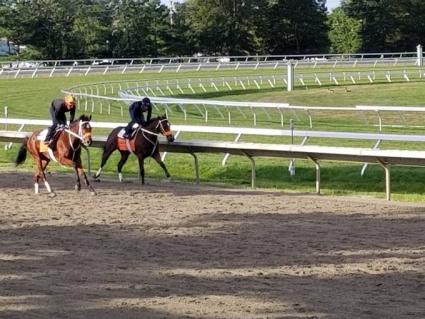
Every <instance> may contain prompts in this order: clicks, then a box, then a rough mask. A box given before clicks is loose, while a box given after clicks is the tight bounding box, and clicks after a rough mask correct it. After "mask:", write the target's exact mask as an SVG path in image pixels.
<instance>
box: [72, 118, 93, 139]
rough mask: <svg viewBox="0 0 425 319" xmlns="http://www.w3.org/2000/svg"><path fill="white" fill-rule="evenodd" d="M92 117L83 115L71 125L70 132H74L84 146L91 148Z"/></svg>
mask: <svg viewBox="0 0 425 319" xmlns="http://www.w3.org/2000/svg"><path fill="white" fill-rule="evenodd" d="M90 120H91V115H90V116H86V115H84V114H83V115H81V116H80V117H79V118H78V120H76V121H74V122H72V123H71V124H70V127H69V128H70V130H71V131H73V132H74V133H75V134H77V135H78V137H79V138H80V139H81V142H82V143H83V145H84V146H90V145H91V143H92V135H91V131H92V129H91V125H90Z"/></svg>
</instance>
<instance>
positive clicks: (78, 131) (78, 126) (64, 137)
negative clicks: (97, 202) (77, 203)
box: [15, 115, 96, 196]
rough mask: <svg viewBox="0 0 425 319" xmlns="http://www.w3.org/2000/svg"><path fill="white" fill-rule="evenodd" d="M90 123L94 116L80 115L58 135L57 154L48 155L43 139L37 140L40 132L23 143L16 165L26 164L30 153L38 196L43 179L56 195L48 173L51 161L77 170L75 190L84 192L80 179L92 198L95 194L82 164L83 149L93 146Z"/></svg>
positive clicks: (53, 194)
mask: <svg viewBox="0 0 425 319" xmlns="http://www.w3.org/2000/svg"><path fill="white" fill-rule="evenodd" d="M90 120H91V116H90V117H88V116H85V115H81V116H80V118H79V119H78V120H76V121H73V122H72V123H70V125H69V128H65V129H64V130H62V131H61V132H59V133H58V134H59V135H58V137H57V139H56V141H57V142H56V147H55V150H54V151H50V152H49V151H48V150H47V147H45V145H44V142H43V141H42V140H40V138H37V136H38V135H39V133H40V132H41V130H38V131H35V132H33V133H32V135H31V136H30V137H29V138H27V139H25V140H24V142H23V143H22V145H21V148H20V149H19V152H18V155H17V157H16V159H15V164H16V165H19V164H22V163H23V162H24V161H25V159H26V157H27V151H28V152H29V153H30V154H31V156H32V158H33V159H34V161H35V163H36V166H37V167H36V172H35V174H34V190H35V193H36V194H38V193H39V189H38V188H39V185H38V183H39V181H40V180H42V181H44V185H45V186H46V189H47V191H48V192H49V193H50V195H51V196H55V193H54V192H53V191H52V188H51V187H50V184H49V182H48V181H47V179H46V174H45V170H46V167H47V165H48V164H49V162H50V161H51V160H55V161H57V162H58V163H59V164H61V165H64V166H71V167H73V168H74V169H75V173H76V175H77V183H76V184H75V189H76V190H78V191H79V190H80V189H81V183H80V176H81V177H82V178H84V181H85V183H86V185H87V187H88V189H89V190H90V193H91V194H93V195H95V194H96V192H95V191H94V189H93V187H92V186H91V185H90V183H89V181H88V179H87V176H86V173H85V172H84V169H83V166H82V164H81V146H89V145H90V144H91V143H92V128H91V126H90ZM43 146H44V149H43Z"/></svg>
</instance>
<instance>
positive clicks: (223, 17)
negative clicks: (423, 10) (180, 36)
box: [187, 0, 265, 55]
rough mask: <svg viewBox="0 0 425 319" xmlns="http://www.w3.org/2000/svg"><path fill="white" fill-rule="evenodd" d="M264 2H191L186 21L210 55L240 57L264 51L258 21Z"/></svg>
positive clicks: (205, 0) (238, 0)
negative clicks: (257, 26)
mask: <svg viewBox="0 0 425 319" xmlns="http://www.w3.org/2000/svg"><path fill="white" fill-rule="evenodd" d="M264 3H265V1H263V0H257V1H254V0H188V1H187V20H188V22H189V25H190V28H191V29H192V30H193V32H194V34H195V35H196V37H197V39H198V50H199V51H200V52H203V53H207V54H220V55H221V54H225V55H239V54H248V53H253V52H257V51H259V50H260V49H261V47H260V46H259V43H260V41H259V38H258V35H257V34H256V21H257V18H258V17H259V16H261V15H262V14H263V13H262V12H261V11H260V8H261V6H262V5H264Z"/></svg>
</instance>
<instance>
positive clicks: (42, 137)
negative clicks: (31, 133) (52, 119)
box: [37, 128, 47, 151]
mask: <svg viewBox="0 0 425 319" xmlns="http://www.w3.org/2000/svg"><path fill="white" fill-rule="evenodd" d="M46 135H47V128H45V129H44V130H42V131H41V132H40V133H38V135H37V141H44V140H45V139H46ZM46 151H47V150H46Z"/></svg>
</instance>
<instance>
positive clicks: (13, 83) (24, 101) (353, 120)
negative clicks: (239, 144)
mask: <svg viewBox="0 0 425 319" xmlns="http://www.w3.org/2000/svg"><path fill="white" fill-rule="evenodd" d="M279 72H282V70H280V71H279V70H277V71H276V70H273V71H271V70H269V71H268V72H266V71H264V70H263V71H261V74H272V73H273V74H280V73H279ZM253 74H254V72H253V71H252V70H250V71H248V70H245V71H240V72H234V71H226V72H215V71H210V72H187V73H179V74H177V73H174V72H169V73H161V74H158V73H154V72H152V73H145V74H129V75H118V74H115V75H108V76H104V75H90V76H87V77H84V76H71V77H69V78H65V77H55V78H36V79H29V78H28V79H27V78H23V79H9V80H7V79H0V107H2V106H8V109H9V114H10V115H9V116H10V117H16V118H21V117H24V118H43V119H46V118H48V106H49V103H50V101H51V100H52V99H53V98H55V97H57V96H61V95H62V94H61V92H60V91H61V89H63V88H66V87H70V86H73V85H77V84H80V83H93V82H100V81H112V80H124V79H125V80H129V79H159V78H163V79H166V78H168V79H172V78H176V77H192V78H195V77H218V76H231V75H233V76H241V75H253ZM186 96H188V95H186ZM191 96H193V95H191ZM194 96H196V97H202V98H204V97H206V98H214V99H224V100H240V101H244V100H245V101H270V102H284V103H290V104H292V105H310V106H341V107H343V106H354V105H356V104H373V105H400V106H403V105H419V106H421V105H423V101H425V82H422V81H416V82H399V83H385V84H362V85H343V86H338V87H335V86H333V87H332V88H331V89H330V87H329V86H324V87H319V86H308V88H305V87H300V86H297V87H296V90H295V91H293V92H286V91H285V90H284V89H283V88H274V89H272V88H270V89H266V90H261V91H259V90H256V89H251V90H249V91H243V90H235V91H227V92H224V91H223V92H209V93H206V94H196V95H194ZM83 110H84V105H80V106H79V112H80V113H81V112H82V111H83ZM104 110H105V109H104ZM173 110H174V112H173V113H172V114H170V118H171V122H172V123H173V124H197V125H201V124H205V121H204V119H203V118H202V117H201V116H200V115H199V114H197V113H196V112H195V111H193V112H191V113H190V114H189V118H188V120H187V121H185V120H184V119H183V115H182V113H181V112H179V111H178V110H177V108H175V109H173ZM90 111H91V108H90V107H88V109H87V112H90ZM127 116H128V115H127V110H126V106H125V105H124V116H123V117H121V114H120V112H119V105H115V106H114V107H113V110H112V113H111V115H108V114H107V113H106V112H103V114H99V108H98V106H96V108H95V112H94V113H93V118H94V120H96V121H99V120H103V121H106V120H107V121H120V122H126V121H127ZM383 116H384V123H391V124H394V123H395V124H403V123H409V124H414V125H419V126H420V125H423V124H424V123H425V119H424V118H423V115H422V114H419V113H416V114H413V115H406V116H404V117H403V118H401V117H400V116H399V114H383ZM290 119H293V120H294V123H295V128H296V129H305V128H308V119H307V117H306V115H305V114H301V113H300V114H293V113H290V112H288V113H285V114H284V127H285V128H288V125H289V120H290ZM257 120H258V123H257V126H258V127H272V128H280V127H281V123H280V118H278V117H277V116H275V115H274V114H272V119H271V120H270V119H268V118H267V116H265V114H259V116H258V119H257ZM376 124H377V117H376V114H369V115H367V118H365V117H364V116H361V115H359V114H357V115H355V116H349V117H347V116H346V114H345V113H343V112H332V113H330V112H328V113H323V114H322V113H320V114H319V113H318V114H313V129H320V130H336V131H377V127H376ZM208 125H220V126H228V125H229V124H228V119H227V118H226V117H225V118H220V116H218V115H217V114H215V115H214V114H211V118H210V120H209V122H208ZM230 125H231V126H244V127H252V125H253V122H252V118H251V117H250V116H247V117H246V118H244V117H243V116H241V115H240V114H239V115H238V114H236V113H232V123H231V124H230ZM9 129H12V128H10V127H9ZM15 129H16V128H15ZM29 129H30V128H27V129H26V130H29ZM384 130H385V131H386V132H394V131H395V132H399V133H414V134H423V130H424V129H423V128H416V129H414V128H409V129H400V128H384ZM105 134H107V130H99V131H96V132H95V135H105ZM181 138H185V139H193V138H207V136H203V135H201V134H191V133H184V135H182V137H181ZM208 138H210V139H216V140H217V139H225V140H233V139H234V136H231V135H226V136H221V135H216V136H209V137H208ZM242 141H249V142H266V143H290V142H291V141H290V139H288V138H272V137H252V136H245V137H243V138H242ZM299 142H300V139H296V140H295V141H294V143H299ZM308 143H309V144H322V145H332V146H355V147H372V146H373V141H366V142H364V141H350V140H337V139H333V140H321V139H311V140H310V141H309V142H308ZM423 146H424V145H422V144H421V143H399V142H384V143H383V144H382V147H383V148H394V149H418V150H422V149H423ZM17 148H18V145H14V146H13V147H12V149H11V150H9V151H0V165H1V167H2V168H3V169H14V168H13V165H12V161H13V159H14V157H15V156H16V153H17ZM223 156H224V155H211V154H199V159H200V174H201V182H203V183H206V182H208V183H220V184H223V183H225V184H227V185H235V186H242V187H250V184H251V180H250V176H251V175H250V174H251V163H250V161H249V160H248V159H246V158H244V157H239V156H231V157H230V159H229V161H228V163H227V165H226V166H222V165H221V161H222V159H223ZM118 157H119V154H118V153H117V154H114V155H113V156H112V157H111V159H110V160H109V162H108V164H107V166H106V174H107V175H115V170H116V164H117V162H118ZM91 158H92V160H91V166H92V169H93V170H94V169H97V167H98V165H99V162H100V150H97V149H92V150H91ZM165 162H166V165H167V166H168V168H169V170H170V173H171V174H172V176H173V178H174V179H175V180H180V181H185V182H194V180H195V173H194V164H193V159H192V157H191V156H190V155H186V154H168V155H167V158H166V161H165ZM296 163H297V164H296V165H297V171H296V175H295V176H290V175H289V173H288V160H286V159H267V158H258V159H256V166H257V170H256V173H257V180H256V184H257V187H261V188H273V189H279V190H284V191H296V192H314V191H315V168H314V166H313V164H312V163H311V162H309V161H301V160H297V161H296ZM31 166H32V163H31V160H30V159H28V160H27V162H26V164H25V165H24V166H23V168H24V169H26V170H30V169H31ZM361 166H362V165H361V164H353V163H350V164H346V163H341V162H323V163H322V164H321V167H322V168H321V179H322V185H321V187H322V190H321V191H322V194H325V195H347V194H357V195H359V194H362V195H363V194H366V195H370V196H373V197H380V198H383V197H384V195H385V194H384V189H385V185H384V172H383V170H382V168H381V167H379V166H377V165H372V166H370V167H369V168H368V169H367V171H366V174H365V175H364V176H360V170H361ZM50 169H52V170H59V171H63V170H67V171H69V170H68V169H64V168H62V167H59V166H58V165H55V164H53V165H51V168H50ZM391 172H392V176H391V180H392V194H393V199H397V200H408V201H423V200H425V196H424V191H423V190H424V189H425V188H424V182H423V181H424V178H425V170H424V169H423V168H406V167H394V168H392V171H391ZM124 173H125V174H126V175H127V176H131V177H132V178H134V177H136V176H137V165H136V159H135V158H134V157H133V158H130V160H129V162H128V163H127V165H126V166H125V167H124ZM146 175H147V177H148V178H155V179H159V178H162V177H163V172H162V170H161V168H160V167H159V166H158V165H157V164H156V163H155V162H154V161H153V160H147V165H146Z"/></svg>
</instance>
